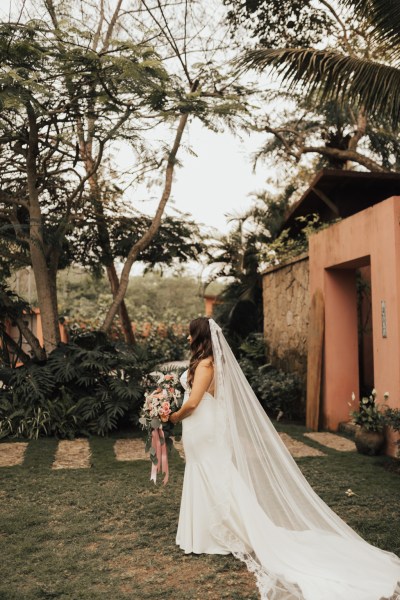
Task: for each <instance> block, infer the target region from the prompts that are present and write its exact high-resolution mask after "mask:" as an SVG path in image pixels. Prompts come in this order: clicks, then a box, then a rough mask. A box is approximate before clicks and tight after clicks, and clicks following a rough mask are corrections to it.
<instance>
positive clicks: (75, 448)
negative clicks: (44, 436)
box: [51, 439, 91, 469]
mask: <svg viewBox="0 0 400 600" xmlns="http://www.w3.org/2000/svg"><path fill="white" fill-rule="evenodd" d="M90 456H91V452H90V445H89V441H88V440H85V439H78V440H61V441H59V442H58V446H57V452H56V456H55V459H54V462H53V464H52V466H51V468H52V469H87V468H88V467H90Z"/></svg>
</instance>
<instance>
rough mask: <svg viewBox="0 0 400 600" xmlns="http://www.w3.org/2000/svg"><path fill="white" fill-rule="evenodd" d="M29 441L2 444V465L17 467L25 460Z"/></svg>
mask: <svg viewBox="0 0 400 600" xmlns="http://www.w3.org/2000/svg"><path fill="white" fill-rule="evenodd" d="M27 446H28V443H27V442H15V443H13V444H9V443H4V444H0V467H15V466H16V465H21V464H22V463H23V462H24V456H25V451H26V448H27Z"/></svg>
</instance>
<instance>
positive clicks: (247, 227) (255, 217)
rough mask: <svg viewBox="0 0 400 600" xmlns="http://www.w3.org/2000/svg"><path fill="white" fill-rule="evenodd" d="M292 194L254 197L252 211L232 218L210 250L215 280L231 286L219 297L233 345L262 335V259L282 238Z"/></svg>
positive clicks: (290, 189) (289, 189)
mask: <svg viewBox="0 0 400 600" xmlns="http://www.w3.org/2000/svg"><path fill="white" fill-rule="evenodd" d="M292 193H293V187H292V185H288V186H287V188H286V189H285V190H284V192H283V193H281V194H279V195H277V196H272V195H271V194H267V193H257V194H255V195H254V197H253V205H252V207H251V208H250V209H249V210H248V211H246V212H245V213H244V214H241V215H235V216H232V217H231V220H232V221H233V222H234V227H233V228H232V230H231V231H230V232H229V233H228V234H227V235H224V236H221V238H220V239H219V240H217V241H216V243H215V244H214V245H213V246H211V248H210V264H212V265H214V273H213V278H214V279H216V278H221V277H222V278H224V279H226V280H227V282H228V283H227V285H226V287H225V289H224V290H223V292H222V293H221V294H220V296H219V298H220V300H221V301H222V304H221V305H220V307H219V308H218V307H217V311H218V317H219V320H220V321H221V322H222V323H223V325H224V326H225V327H226V328H227V331H228V332H229V334H230V337H231V342H232V343H233V344H235V343H236V342H237V341H238V339H239V340H241V339H243V338H244V337H246V336H247V335H248V334H249V333H251V332H254V331H262V327H263V305H262V276H261V270H262V268H263V265H262V260H261V255H262V252H263V250H264V248H265V246H266V245H268V244H269V243H270V242H271V241H272V240H274V239H275V238H276V237H277V235H278V234H279V232H280V228H281V225H282V223H283V219H284V215H285V212H286V209H287V207H288V202H289V199H290V197H291V195H292Z"/></svg>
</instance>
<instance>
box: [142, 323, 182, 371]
mask: <svg viewBox="0 0 400 600" xmlns="http://www.w3.org/2000/svg"><path fill="white" fill-rule="evenodd" d="M187 335H188V334H187V332H186V331H185V329H184V330H183V331H182V332H180V331H179V329H176V330H175V329H174V328H173V327H172V326H165V329H164V330H163V332H160V331H158V330H157V327H155V326H154V327H152V328H151V330H150V332H149V334H148V335H147V336H146V337H141V336H137V340H138V343H139V345H140V346H142V348H143V350H144V351H145V352H146V355H147V358H148V360H149V361H150V362H154V363H157V362H172V361H176V360H177V361H178V360H185V359H186V358H188V355H189V343H188V341H187Z"/></svg>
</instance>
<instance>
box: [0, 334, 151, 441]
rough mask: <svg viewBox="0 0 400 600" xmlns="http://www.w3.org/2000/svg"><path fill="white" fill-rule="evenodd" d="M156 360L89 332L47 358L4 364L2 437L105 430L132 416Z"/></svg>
mask: <svg viewBox="0 0 400 600" xmlns="http://www.w3.org/2000/svg"><path fill="white" fill-rule="evenodd" d="M152 364H153V363H152V362H150V361H149V360H148V359H147V356H146V354H145V352H144V351H143V349H141V348H140V347H135V352H133V351H132V349H128V347H126V346H124V345H122V344H116V343H111V342H110V341H108V340H107V339H106V338H105V336H104V335H102V334H99V333H96V332H87V333H85V334H83V335H80V336H76V338H75V341H74V342H71V343H69V344H60V345H59V347H57V348H56V349H55V350H53V352H51V353H50V354H49V357H48V360H47V361H45V362H42V363H38V362H34V361H31V362H30V363H28V364H26V365H23V366H20V367H17V368H7V367H3V368H0V380H1V383H2V387H1V388H0V437H7V436H10V437H27V438H30V439H31V438H37V437H39V436H41V435H54V436H56V437H60V438H73V437H75V436H76V435H90V434H97V435H106V434H107V433H108V432H109V431H110V430H112V429H115V428H116V427H117V425H118V424H119V423H120V422H121V420H122V419H124V418H125V419H127V418H129V419H130V420H133V418H134V415H135V413H136V412H137V410H138V409H139V406H140V401H141V399H142V395H143V389H142V386H141V378H142V374H143V372H144V371H146V370H147V369H148V368H149V367H150V366H151V365H152Z"/></svg>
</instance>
